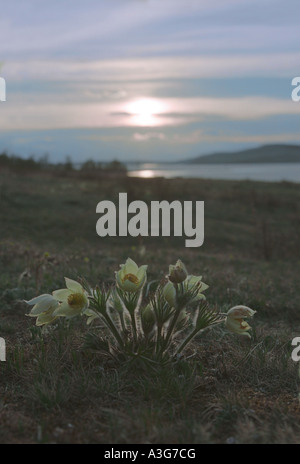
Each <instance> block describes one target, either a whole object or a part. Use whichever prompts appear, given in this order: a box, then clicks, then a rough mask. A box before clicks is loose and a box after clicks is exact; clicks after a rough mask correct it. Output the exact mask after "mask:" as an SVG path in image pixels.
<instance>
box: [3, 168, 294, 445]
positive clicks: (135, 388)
mask: <svg viewBox="0 0 300 464" xmlns="http://www.w3.org/2000/svg"><path fill="white" fill-rule="evenodd" d="M119 192H127V193H128V198H129V201H132V200H134V199H139V200H144V201H147V202H149V201H151V200H168V201H172V200H175V199H178V200H204V201H205V242H204V245H203V246H202V247H200V248H194V249H193V248H185V247H184V239H181V238H176V239H172V238H171V239H170V238H164V237H160V238H149V239H146V238H144V239H138V238H130V239H129V238H128V239H127V238H118V239H113V238H111V239H101V238H100V237H98V236H97V234H96V229H95V226H96V221H97V219H98V217H97V215H96V212H95V210H96V205H97V203H98V202H99V201H100V200H103V199H111V200H114V201H117V196H118V193H119ZM0 223H1V242H0V263H1V273H0V295H1V308H0V336H1V337H4V338H5V340H6V344H7V361H6V362H1V363H0V442H1V443H105V444H113V443H118V444H120V443H130V444H134V443H153V444H158V443H169V444H170V443H171V444H196V443H300V406H299V402H298V392H299V388H300V386H299V378H298V375H297V369H298V366H297V363H295V362H293V361H292V360H291V351H292V347H291V340H292V339H293V338H294V337H295V336H300V312H299V307H300V296H299V270H300V269H299V268H300V247H299V239H300V227H299V226H300V187H299V185H297V184H292V183H256V182H250V181H249V182H248V181H245V182H234V181H211V180H192V179H188V180H187V179H171V180H166V179H144V180H139V179H129V178H126V177H124V178H121V179H118V180H117V181H116V180H113V179H101V180H99V181H96V180H89V179H78V178H72V177H58V178H56V177H53V176H51V175H43V176H41V175H29V174H23V175H21V174H18V175H16V174H13V173H5V174H4V173H2V174H0ZM128 256H130V257H131V258H132V259H134V260H135V261H136V262H137V263H138V264H139V265H141V264H148V265H149V273H148V274H149V279H150V280H151V279H157V278H159V277H162V276H163V275H165V274H166V273H167V271H168V265H169V264H170V263H175V261H176V260H177V259H178V258H181V259H182V260H183V261H184V263H185V264H186V266H187V268H188V270H189V272H190V273H193V274H196V275H202V276H203V281H204V282H206V283H207V284H208V285H209V286H210V287H209V289H208V290H207V291H206V296H207V299H208V301H209V302H211V303H212V304H214V305H216V306H217V307H218V308H219V309H220V310H222V311H226V310H227V309H229V308H230V307H231V306H233V305H235V304H245V305H247V306H250V307H251V308H253V309H255V310H257V314H256V315H255V317H254V319H253V320H252V321H251V325H252V327H253V333H252V339H251V340H248V339H246V338H243V337H242V338H241V337H239V336H238V335H234V334H231V333H229V332H227V331H226V330H225V329H224V327H221V326H218V327H217V328H216V329H215V330H210V331H208V332H207V333H206V334H205V335H203V336H202V337H201V338H199V339H196V340H195V341H194V342H193V345H192V346H190V348H188V350H187V351H186V353H185V354H186V358H188V359H186V360H182V361H181V362H180V363H178V364H177V365H174V366H172V367H168V368H165V369H161V370H158V371H157V372H156V373H155V374H151V373H149V372H148V373H147V372H145V371H143V370H141V369H137V368H134V367H128V366H126V367H125V366H123V367H118V366H116V365H114V364H113V363H112V362H108V361H107V360H106V359H104V358H103V357H101V355H99V354H92V353H90V352H87V351H85V350H83V349H82V337H83V335H84V334H85V333H86V331H87V328H86V325H85V321H84V320H83V319H80V318H79V319H76V320H73V321H72V322H71V323H70V324H68V325H67V324H66V323H64V322H63V321H62V320H60V323H59V324H57V325H53V326H52V327H51V328H49V330H48V331H47V332H46V333H45V334H44V335H42V334H41V331H40V329H39V328H36V327H35V326H34V319H31V318H28V317H26V316H25V313H27V312H28V307H27V305H26V304H25V303H24V302H23V299H30V298H32V297H33V296H36V295H39V294H41V293H50V292H51V291H53V290H54V289H57V288H61V287H63V286H64V276H68V277H70V278H74V279H76V278H77V277H78V276H85V277H86V278H87V279H88V280H89V282H90V283H91V284H92V285H95V284H97V283H98V282H103V281H104V282H107V283H110V282H112V281H113V279H114V271H115V270H117V269H118V268H119V264H120V263H123V262H124V260H125V259H126V258H127V257H128ZM91 330H92V329H91Z"/></svg>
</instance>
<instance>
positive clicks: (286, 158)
mask: <svg viewBox="0 0 300 464" xmlns="http://www.w3.org/2000/svg"><path fill="white" fill-rule="evenodd" d="M184 162H185V163H191V164H192V163H197V164H227V163H300V146H299V145H263V146H261V147H257V148H250V149H247V150H241V151H237V152H220V153H213V154H211V155H204V156H197V157H196V158H193V159H189V160H187V161H184Z"/></svg>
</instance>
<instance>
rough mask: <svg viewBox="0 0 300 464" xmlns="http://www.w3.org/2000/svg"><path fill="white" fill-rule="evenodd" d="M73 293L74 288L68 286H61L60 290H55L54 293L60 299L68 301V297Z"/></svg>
mask: <svg viewBox="0 0 300 464" xmlns="http://www.w3.org/2000/svg"><path fill="white" fill-rule="evenodd" d="M71 294H72V290H69V289H68V288H61V289H60V290H54V292H52V295H53V296H54V298H55V299H56V300H58V301H67V299H68V297H69V296H70V295H71Z"/></svg>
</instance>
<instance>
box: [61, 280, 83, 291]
mask: <svg viewBox="0 0 300 464" xmlns="http://www.w3.org/2000/svg"><path fill="white" fill-rule="evenodd" d="M65 281H66V286H67V288H68V289H69V290H71V291H72V292H75V293H78V292H83V288H82V285H81V284H80V283H79V282H76V280H72V279H69V278H68V277H65Z"/></svg>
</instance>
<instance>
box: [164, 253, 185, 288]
mask: <svg viewBox="0 0 300 464" xmlns="http://www.w3.org/2000/svg"><path fill="white" fill-rule="evenodd" d="M187 276H188V272H187V270H186V267H185V265H184V264H183V262H182V261H181V260H180V259H178V260H177V262H176V264H175V265H174V264H170V266H169V275H168V278H169V280H170V281H171V282H173V283H174V284H180V283H181V282H183V281H184V280H185V279H186V278H187Z"/></svg>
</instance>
